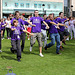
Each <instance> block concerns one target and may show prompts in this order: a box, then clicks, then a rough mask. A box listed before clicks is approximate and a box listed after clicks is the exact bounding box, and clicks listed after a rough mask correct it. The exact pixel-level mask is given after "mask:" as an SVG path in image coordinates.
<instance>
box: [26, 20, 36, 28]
mask: <svg viewBox="0 0 75 75" xmlns="http://www.w3.org/2000/svg"><path fill="white" fill-rule="evenodd" d="M27 22H28V23H29V24H30V25H31V26H34V27H35V26H36V25H33V24H32V22H30V20H28V21H27Z"/></svg>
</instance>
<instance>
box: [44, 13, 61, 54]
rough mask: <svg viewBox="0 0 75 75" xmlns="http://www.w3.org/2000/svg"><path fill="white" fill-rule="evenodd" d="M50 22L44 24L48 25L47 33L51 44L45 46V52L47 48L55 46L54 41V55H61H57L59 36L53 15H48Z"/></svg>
mask: <svg viewBox="0 0 75 75" xmlns="http://www.w3.org/2000/svg"><path fill="white" fill-rule="evenodd" d="M49 18H50V20H47V21H46V22H47V23H48V25H49V27H50V28H49V33H50V37H51V42H50V43H49V44H47V45H46V47H45V50H47V48H49V47H51V46H53V45H54V44H55V41H56V42H57V45H56V53H57V54H61V53H59V49H60V35H59V33H58V30H57V28H58V23H57V22H56V21H55V20H53V15H52V14H50V15H49Z"/></svg>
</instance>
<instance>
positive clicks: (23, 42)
mask: <svg viewBox="0 0 75 75" xmlns="http://www.w3.org/2000/svg"><path fill="white" fill-rule="evenodd" d="M25 36H26V33H22V34H21V40H22V44H21V51H23V49H24V45H25Z"/></svg>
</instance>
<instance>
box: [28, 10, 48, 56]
mask: <svg viewBox="0 0 75 75" xmlns="http://www.w3.org/2000/svg"><path fill="white" fill-rule="evenodd" d="M38 14H39V12H38V10H35V11H34V15H35V16H34V17H31V18H30V20H28V23H29V24H30V25H32V24H33V25H35V27H34V26H32V33H34V36H32V37H31V40H30V51H32V47H33V45H34V44H35V41H36V39H37V40H38V44H39V50H40V54H39V55H40V56H41V57H43V54H42V41H41V37H42V36H41V22H43V23H44V24H45V25H46V26H47V28H49V26H48V25H47V23H46V22H45V21H44V20H43V18H41V17H39V15H38ZM31 22H32V24H31Z"/></svg>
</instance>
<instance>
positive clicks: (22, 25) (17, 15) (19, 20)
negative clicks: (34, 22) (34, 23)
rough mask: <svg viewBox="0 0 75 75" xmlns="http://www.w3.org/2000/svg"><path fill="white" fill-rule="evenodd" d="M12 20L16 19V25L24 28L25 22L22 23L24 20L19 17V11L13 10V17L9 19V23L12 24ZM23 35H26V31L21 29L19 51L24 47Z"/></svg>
mask: <svg viewBox="0 0 75 75" xmlns="http://www.w3.org/2000/svg"><path fill="white" fill-rule="evenodd" d="M13 20H17V21H18V26H19V27H21V28H25V23H24V21H23V20H22V19H21V18H20V13H19V11H16V12H15V18H13V19H12V20H11V25H13ZM25 36H26V33H24V32H23V31H21V35H20V38H21V40H22V44H21V51H23V49H24V44H25Z"/></svg>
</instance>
